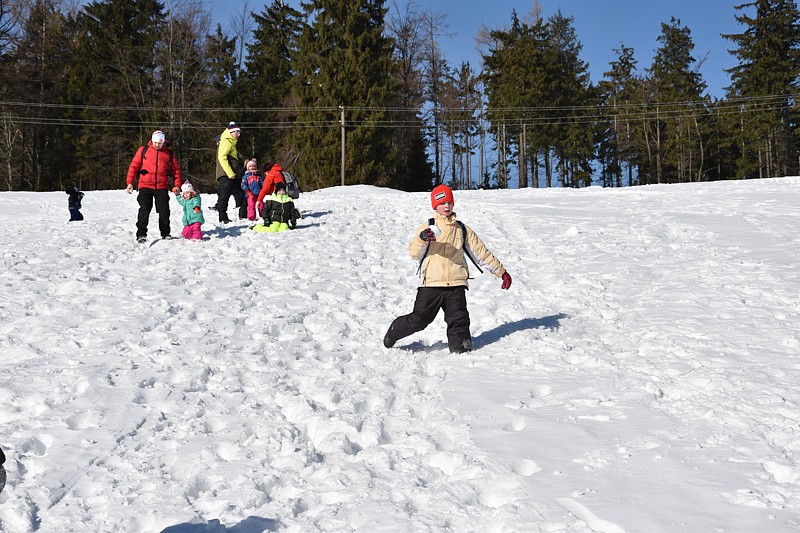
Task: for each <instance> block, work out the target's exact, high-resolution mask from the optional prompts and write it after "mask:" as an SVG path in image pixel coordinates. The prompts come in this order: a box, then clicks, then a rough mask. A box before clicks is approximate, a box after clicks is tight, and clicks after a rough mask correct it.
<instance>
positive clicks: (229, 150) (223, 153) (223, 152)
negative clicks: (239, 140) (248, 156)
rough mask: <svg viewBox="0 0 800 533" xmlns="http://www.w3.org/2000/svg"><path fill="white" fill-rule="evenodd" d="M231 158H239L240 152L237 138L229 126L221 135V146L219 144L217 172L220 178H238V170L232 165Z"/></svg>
mask: <svg viewBox="0 0 800 533" xmlns="http://www.w3.org/2000/svg"><path fill="white" fill-rule="evenodd" d="M230 158H233V159H239V152H237V151H236V139H234V138H233V135H231V132H230V131H228V128H225V131H223V132H222V134H221V135H220V136H219V146H217V174H216V176H217V177H218V178H221V177H222V176H227V177H228V179H234V178H236V172H234V171H233V167H231V162H230Z"/></svg>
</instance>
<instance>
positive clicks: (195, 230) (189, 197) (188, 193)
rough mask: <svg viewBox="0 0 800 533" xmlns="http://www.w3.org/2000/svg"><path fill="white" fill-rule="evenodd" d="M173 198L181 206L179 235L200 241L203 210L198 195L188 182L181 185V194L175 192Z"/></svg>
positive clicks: (203, 220)
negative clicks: (181, 225)
mask: <svg viewBox="0 0 800 533" xmlns="http://www.w3.org/2000/svg"><path fill="white" fill-rule="evenodd" d="M175 197H176V198H177V200H178V203H179V204H181V205H182V206H183V231H182V232H181V234H182V235H183V237H184V238H185V239H195V240H200V239H202V238H203V231H202V229H201V226H202V224H203V222H205V219H204V218H203V209H202V206H201V204H200V195H199V194H197V191H195V190H194V187H192V184H191V183H189V182H186V183H184V184H183V185H181V192H180V193H179V192H178V191H177V190H176V191H175Z"/></svg>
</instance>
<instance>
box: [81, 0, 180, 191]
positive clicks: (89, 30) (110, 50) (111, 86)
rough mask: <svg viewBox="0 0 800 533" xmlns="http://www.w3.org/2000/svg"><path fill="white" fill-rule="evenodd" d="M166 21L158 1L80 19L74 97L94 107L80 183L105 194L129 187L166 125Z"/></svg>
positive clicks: (122, 3) (121, 4)
mask: <svg viewBox="0 0 800 533" xmlns="http://www.w3.org/2000/svg"><path fill="white" fill-rule="evenodd" d="M164 19H165V14H164V6H163V4H162V3H160V2H157V1H155V0H104V1H96V2H92V3H91V4H89V5H87V6H86V7H85V8H84V11H83V12H82V13H80V14H79V16H78V30H79V34H80V38H79V40H78V42H77V46H76V48H75V53H76V56H75V57H76V65H75V68H73V69H72V70H71V71H70V74H71V80H70V84H71V87H70V93H71V95H72V97H73V98H74V99H75V101H80V102H82V103H83V104H84V105H86V106H89V107H87V108H86V110H85V111H83V112H82V113H81V118H82V119H83V120H85V121H86V122H87V126H86V127H85V128H83V129H82V130H81V131H80V133H79V134H78V135H77V138H78V145H77V148H76V154H77V175H78V176H79V177H80V178H82V179H84V180H86V181H90V180H96V182H95V186H97V187H99V188H112V187H113V188H116V187H119V186H120V185H121V184H120V181H121V180H122V178H121V176H125V175H126V173H127V169H128V165H129V164H130V160H131V158H132V157H133V153H134V151H135V150H136V148H137V147H138V146H141V145H142V144H144V143H145V142H146V141H147V139H149V137H150V134H151V133H152V130H153V129H155V128H157V127H160V124H161V121H162V120H163V115H162V112H161V99H162V97H163V95H162V94H161V87H159V86H157V83H156V76H155V72H156V66H157V63H156V50H157V45H158V42H159V37H160V35H161V32H162V30H163V25H164ZM123 105H124V106H126V107H122V106H123ZM131 126H134V129H131Z"/></svg>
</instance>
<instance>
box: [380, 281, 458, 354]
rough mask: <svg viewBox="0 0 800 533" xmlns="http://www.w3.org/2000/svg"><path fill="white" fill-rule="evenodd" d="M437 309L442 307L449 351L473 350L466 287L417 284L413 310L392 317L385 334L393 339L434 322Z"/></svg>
mask: <svg viewBox="0 0 800 533" xmlns="http://www.w3.org/2000/svg"><path fill="white" fill-rule="evenodd" d="M439 309H442V310H444V321H445V323H446V324H447V345H448V347H449V348H450V352H451V353H462V352H468V351H470V350H472V336H471V335H470V333H469V311H468V310H467V288H466V287H420V288H419V289H417V298H416V300H415V301H414V310H413V311H411V313H410V314H408V315H403V316H399V317H397V318H395V319H394V322H392V325H391V326H390V327H389V332H388V333H387V335H388V336H389V337H391V339H392V340H394V341H398V340H400V339H402V338H403V337H408V336H409V335H411V334H413V333H416V332H418V331H422V330H423V329H425V328H426V327H428V325H429V324H430V323H431V322H433V320H434V319H435V318H436V315H437V314H438V313H439Z"/></svg>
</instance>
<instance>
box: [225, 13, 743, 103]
mask: <svg viewBox="0 0 800 533" xmlns="http://www.w3.org/2000/svg"><path fill="white" fill-rule="evenodd" d="M399 1H403V0H399ZM245 2H246V0H227V1H224V2H223V1H215V2H212V11H213V13H214V16H215V18H216V19H217V21H218V22H219V23H221V24H222V26H223V28H227V27H228V26H229V23H230V19H231V15H232V14H233V13H235V12H237V11H238V12H241V9H242V6H244V5H245ZM269 3H271V0H270V2H267V3H265V2H261V1H254V0H249V6H250V10H252V11H257V12H260V11H262V10H263V7H264V5H268V4H269ZM534 3H535V2H534V1H532V0H531V1H528V2H520V1H519V0H516V1H514V0H490V1H487V0H415V4H416V5H417V6H418V7H419V8H420V9H432V10H433V11H434V12H436V13H441V14H444V15H446V18H445V21H446V23H447V24H448V25H449V27H448V29H447V31H448V33H452V34H453V35H452V36H451V37H442V38H441V44H442V48H443V50H444V52H445V56H446V57H447V59H448V61H449V62H450V64H451V65H453V66H457V65H458V64H460V63H461V62H462V61H469V62H470V64H472V65H473V66H475V67H476V68H477V67H478V65H479V64H480V56H479V53H478V51H477V50H476V44H475V37H476V35H477V34H478V32H479V31H480V29H481V27H487V28H489V29H497V28H503V27H505V26H507V25H508V24H509V23H510V21H511V11H512V10H513V9H516V10H517V12H518V14H519V15H520V16H521V17H522V16H524V15H526V14H528V13H530V11H531V9H532V8H533V6H534ZM738 3H741V1H739V0H736V1H731V0H664V1H660V2H653V1H647V0H645V1H641V0H639V1H636V0H539V5H540V6H541V9H542V15H543V16H544V17H549V16H550V15H552V14H554V13H555V12H556V11H557V10H559V9H560V10H561V13H562V14H564V15H566V16H568V17H572V18H573V19H574V22H573V24H574V26H575V30H576V32H577V35H578V39H579V40H580V42H581V44H582V45H583V50H582V52H581V58H582V59H583V60H584V61H586V62H587V63H589V72H590V74H591V78H592V81H594V82H597V81H599V80H600V79H602V77H603V73H604V72H606V71H607V70H608V69H609V62H610V61H612V60H614V59H616V54H615V52H614V49H615V48H620V45H621V44H624V45H625V46H628V47H631V48H633V49H634V53H635V57H636V59H637V60H638V62H639V68H640V69H644V68H646V67H648V66H650V63H651V61H652V58H653V54H654V51H655V50H656V49H657V48H658V46H659V43H658V41H657V40H656V39H657V38H658V36H659V35H660V34H661V23H662V22H664V23H669V21H670V19H671V17H675V18H677V19H679V20H680V22H681V25H683V26H687V27H688V28H689V29H690V30H691V32H692V39H693V41H694V43H695V50H694V57H695V58H697V59H700V58H703V57H704V58H705V62H704V64H703V65H702V66H701V67H700V72H701V74H702V75H703V80H704V81H705V82H706V84H707V85H708V91H709V94H711V95H712V96H714V97H717V98H722V97H723V96H724V88H725V87H727V86H728V85H729V84H730V79H729V77H728V75H727V74H726V73H725V72H724V69H727V68H730V67H732V66H733V65H734V64H735V58H734V57H733V56H731V55H730V54H729V53H728V49H730V48H731V45H732V44H733V43H731V42H730V41H728V40H725V39H723V38H722V37H721V36H720V34H722V33H738V32H739V31H741V27H740V26H739V25H738V24H737V23H736V20H735V18H734V15H735V14H737V12H736V11H735V10H734V8H733V6H734V5H736V4H738ZM289 4H291V5H294V6H297V5H299V0H290V1H289ZM391 5H392V3H391V2H388V3H387V6H391ZM402 5H405V2H403V4H402Z"/></svg>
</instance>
